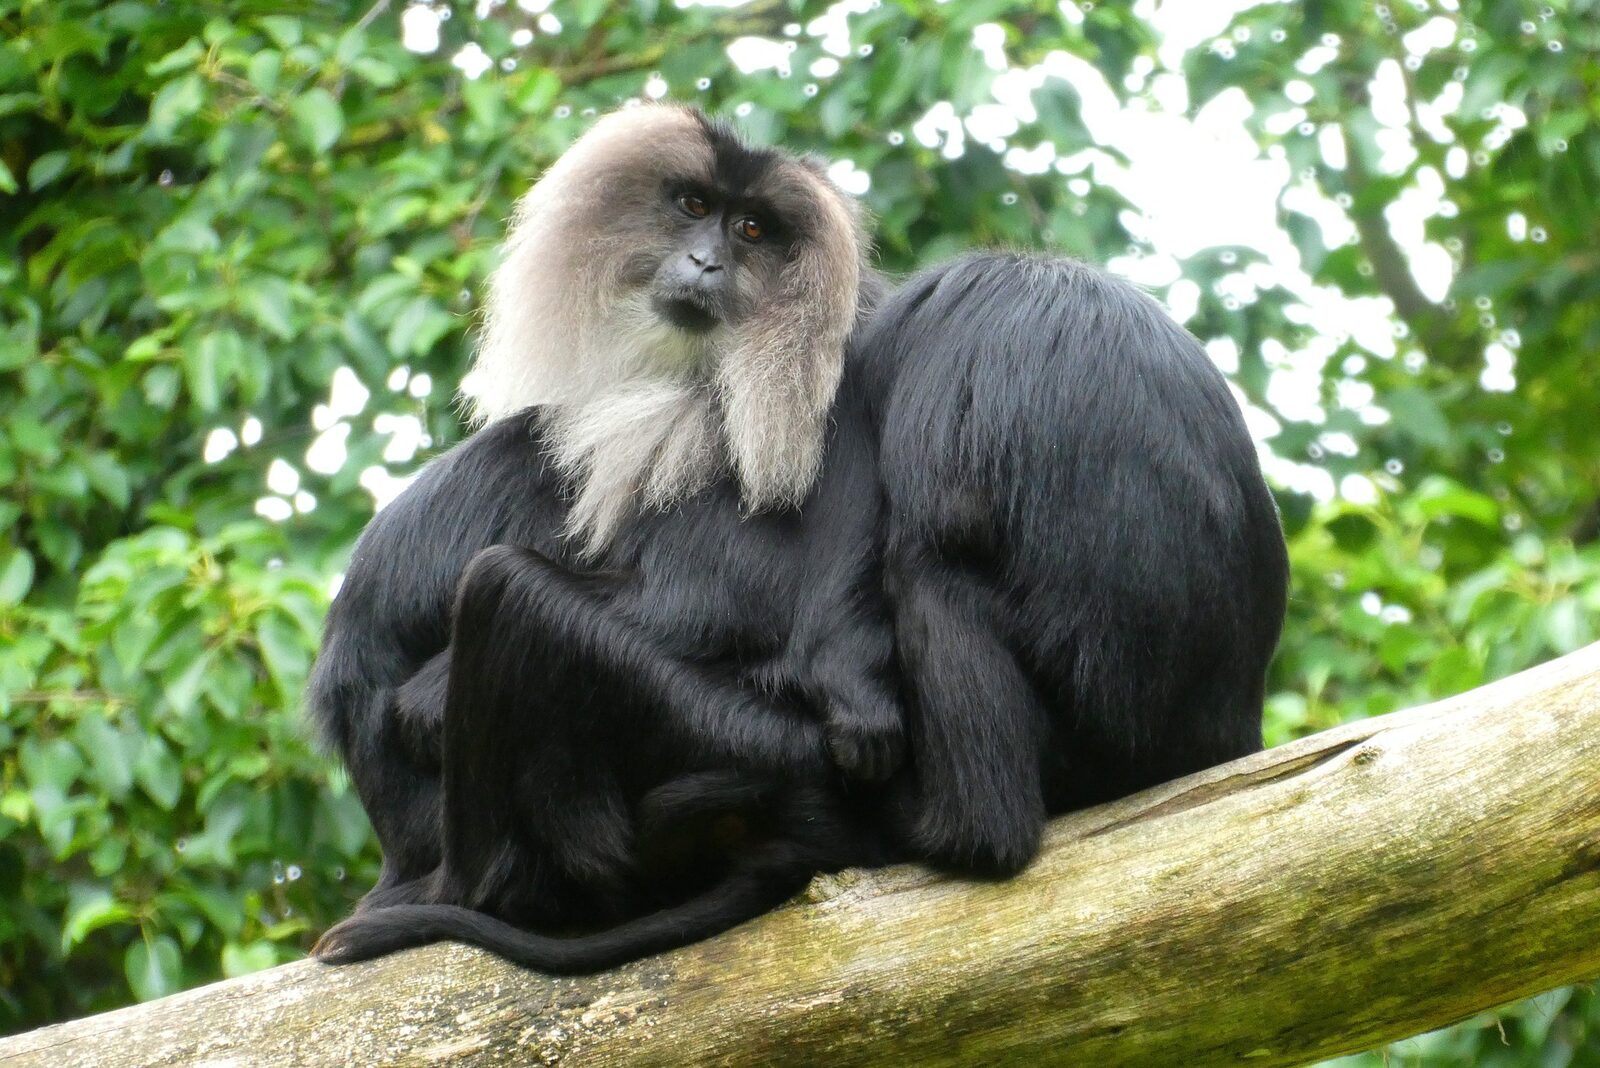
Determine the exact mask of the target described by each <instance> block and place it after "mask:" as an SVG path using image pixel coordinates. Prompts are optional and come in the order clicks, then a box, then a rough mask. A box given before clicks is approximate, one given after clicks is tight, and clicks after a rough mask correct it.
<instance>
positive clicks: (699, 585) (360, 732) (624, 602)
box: [308, 105, 903, 971]
mask: <svg viewBox="0 0 1600 1068" xmlns="http://www.w3.org/2000/svg"><path fill="white" fill-rule="evenodd" d="M866 256H867V252H866V242H865V238H864V236H863V231H862V227H861V225H860V222H859V218H858V210H857V208H856V207H855V206H854V204H853V202H852V201H851V200H850V199H849V198H848V197H846V196H845V195H844V194H843V193H841V192H840V191H839V190H838V189H837V188H836V187H835V186H834V185H833V184H832V183H831V182H830V181H829V180H828V178H827V175H826V172H825V170H823V169H822V167H821V165H820V164H819V163H817V162H815V161H812V160H809V159H805V158H801V157H796V156H793V155H790V154H787V153H783V152H779V151H777V150H773V149H766V148H755V147H751V146H748V145H746V144H744V143H743V142H742V141H740V140H739V139H738V138H737V137H736V136H735V135H734V134H733V132H732V131H731V130H730V129H729V128H728V127H726V126H724V125H722V124H721V123H718V122H715V121H712V120H710V119H707V118H706V117H705V116H703V115H701V114H700V113H698V112H695V111H692V110H689V109H684V108H678V107H673V106H661V105H655V106H642V107H636V108H632V109H627V110H622V111H619V112H615V113H613V114H611V115H609V116H608V117H606V118H605V119H602V120H601V121H600V122H599V123H597V124H596V125H595V126H594V127H593V128H592V129H591V130H590V131H589V132H588V133H587V134H585V135H584V136H583V137H582V138H581V139H580V140H579V141H578V142H576V143H575V144H574V146H573V147H572V148H571V149H569V150H568V152H567V153H566V154H565V155H563V156H562V157H561V158H560V159H559V160H558V161H557V162H556V163H555V164H554V165H553V166H552V167H551V168H550V169H549V171H548V172H547V173H546V174H545V175H544V176H543V177H542V178H541V179H540V181H539V182H538V183H536V184H535V186H534V187H533V189H532V190H530V192H529V193H528V194H527V195H526V196H525V197H524V199H523V200H522V201H521V203H520V204H519V206H518V208H517V211H516V214H515V217H514V220H513V223H512V226H511V230H510V234H509V236H508V239H507V244H506V249H505V253H504V258H503V262H502V263H501V265H500V266H499V268H498V269H497V270H496V271H495V273H494V275H493V278H492V280H491V283H490V296H489V301H488V310H487V318H486V325H485V328H484V333H483V337H482V340H481V344H480V346H479V349H478V352H477V354H476V358H475V361H474V364H473V369H472V374H471V376H470V377H471V379H473V380H474V382H475V385H474V394H473V399H472V402H471V403H472V405H473V413H472V414H473V419H474V421H475V422H476V423H478V424H479V425H480V429H478V430H477V431H476V432H475V433H474V434H473V435H471V436H470V437H469V438H468V439H467V440H466V441H464V442H463V443H462V444H461V445H459V446H457V447H456V448H455V449H453V450H451V451H450V452H448V453H447V454H445V455H444V456H443V457H441V458H439V459H438V460H436V461H435V462H433V463H432V464H430V465H428V466H427V467H426V468H425V469H424V470H423V472H422V473H421V475H420V476H419V477H418V478H417V480H416V481H415V482H414V483H413V484H412V485H411V486H410V487H408V488H407V489H406V490H405V491H404V492H403V493H402V494H401V495H400V496H399V497H398V498H397V499H396V500H395V501H393V502H392V503H391V504H390V505H389V506H388V507H387V508H385V509H384V510H383V511H382V512H380V513H379V514H378V515H377V516H376V518H375V519H374V520H373V522H372V523H371V524H370V525H369V527H368V529H367V530H366V531H365V532H364V533H363V535H362V537H361V539H360V540H359V542H358V544H357V547H356V550H355V552H354V554H353V556H352V559H351V562H350V566H349V569H348V571H347V573H346V575H345V578H344V581H343V583H342V585H341V588H340V590H339V593H338V595H337V597H336V598H335V601H334V604H333V606H332V608H331V610H330V612H329V616H328V620H327V623H326V626H325V630H324V638H323V645H322V649H321V652H320V654H319V656H318V660H317V663H316V666H315V668H314V671H313V677H312V680H311V684H310V687H309V692H308V698H309V704H310V706H311V708H312V710H313V714H314V716H315V717H316V719H317V721H318V723H319V725H320V726H321V728H322V731H323V733H324V735H325V736H326V737H327V738H329V739H330V740H331V742H332V744H333V747H334V748H335V749H336V750H337V752H338V753H339V755H340V756H341V757H342V759H343V760H344V763H345V765H346V767H347V768H348V769H349V773H350V776H351V779H352V781H353V782H354V784H355V787H356V789H357V792H358V795H359V796H360V798H361V800H362V803H363V805H364V807H365V808H366V810H367V812H368V814H369V816H370V818H371V820H372V823H373V825H374V828H375V829H376V831H377V835H378V838H379V842H380V845H381V846H382V849H383V854H384V861H383V869H382V872H381V874H380V877H379V881H378V884H377V886H376V887H375V888H374V889H373V890H372V891H371V893H369V894H368V895H367V897H366V898H365V899H364V900H363V903H362V905H361V907H360V908H358V911H357V913H356V914H355V916H353V917H352V918H351V919H349V920H347V921H345V923H343V924H341V925H339V926H337V927H335V928H334V929H332V930H331V931H329V932H328V933H327V934H326V935H325V936H324V938H323V939H322V941H321V942H320V943H319V946H318V950H317V951H318V953H319V955H320V956H322V957H323V959H325V960H344V959H355V958H356V957H359V956H363V955H366V956H370V955H373V954H374V953H376V952H383V951H385V950H386V949H388V948H394V947H396V946H397V945H399V944H412V943H414V942H415V941H417V940H419V939H423V940H425V939H424V935H425V933H426V932H429V931H437V933H435V934H434V935H432V937H439V936H440V935H442V934H447V933H450V932H451V931H455V932H456V934H457V935H458V936H469V937H470V936H471V935H472V934H473V932H474V931H479V932H482V931H484V930H490V931H494V932H498V933H499V934H500V935H505V936H506V937H507V938H510V937H511V935H512V933H513V929H514V928H515V929H518V930H516V931H515V935H516V938H517V939H520V941H515V940H513V942H514V944H513V942H507V941H505V940H504V939H502V942H501V943H495V944H494V948H497V949H499V950H500V951H502V952H503V953H506V954H507V955H514V954H516V953H518V952H520V954H521V956H520V957H518V958H517V959H519V960H521V961H522V962H523V963H526V964H528V965H530V966H535V967H541V968H544V969H546V970H550V971H571V970H590V969H593V968H595V967H599V966H603V965H605V964H607V963H611V962H615V961H619V960H622V959H628V958H629V957H632V956H637V955H639V954H640V953H642V952H645V951H648V949H649V947H665V946H666V945H671V944H677V943H679V942H682V941H689V940H693V939H694V938H697V937H701V936H703V935H704V934H708V933H712V932H714V931H716V930H720V929H723V928H725V927H727V926H731V925H732V924H734V923H737V922H739V921H741V920H743V919H745V918H748V917H749V916H751V915H754V914H757V913H759V912H761V911H765V910H766V909H768V908H771V907H772V906H774V905H776V904H777V903H778V902H780V901H781V900H783V899H784V898H785V897H787V896H790V895H792V894H793V893H794V892H795V891H796V890H798V889H799V888H801V887H803V885H804V882H805V880H807V879H809V878H810V876H811V875H812V874H813V873H814V872H815V871H817V870H824V869H826V868H829V867H839V866H843V865H845V864H848V863H875V862H882V860H883V858H885V857H886V856H887V854H886V853H885V852H884V849H883V843H884V842H885V841H886V839H885V838H883V837H882V836H880V835H878V834H876V833H868V828H870V827H871V823H870V821H868V820H867V819H866V818H865V817H864V815H863V813H864V812H866V811H868V810H869V809H871V808H875V807H876V806H874V805H871V804H870V799H871V798H872V797H873V796H874V795H875V793H876V792H877V790H878V786H877V784H878V783H880V782H881V781H882V780H884V779H885V778H887V777H888V776H889V774H890V773H891V772H892V771H893V769H894V768H895V766H896V765H897V764H898V759H899V754H900V752H901V751H902V750H903V721H902V718H901V716H900V713H899V708H898V705H897V703H896V701H895V698H894V690H895V684H894V681H893V677H892V672H893V668H892V663H891V661H892V640H893V639H892V633H891V630H890V627H889V623H888V621H887V619H886V617H884V615H883V614H882V610H881V609H882V606H881V600H880V599H879V598H878V596H877V593H876V591H877V587H878V584H879V581H878V575H877V572H876V552H875V541H876V538H877V528H878V526H879V523H878V521H877V505H876V501H877V494H878V491H877V487H876V484H875V474H874V472H875V464H874V462H873V460H872V457H871V455H870V449H871V447H872V436H871V434H870V433H868V432H867V430H866V424H867V415H866V411H865V407H864V404H862V403H861V402H860V401H855V402H852V403H849V404H839V403H835V395H836V393H838V392H839V388H838V387H839V383H840V381H841V378H842V377H844V376H845V374H846V371H845V367H844V353H845V349H846V346H847V341H848V338H849V336H850V335H851V333H853V332H854V331H855V329H856V328H857V325H858V323H859V321H860V320H861V319H862V317H863V316H864V315H865V314H866V312H867V311H868V310H869V309H870V307H871V305H872V303H873V302H874V301H875V300H876V299H877V297H878V293H879V289H880V286H879V283H878V282H877V280H876V276H875V274H874V273H873V272H872V271H871V270H870V268H869V267H868V266H867V264H866ZM847 393H848V394H849V395H850V396H852V397H860V396H862V394H861V391H860V390H857V389H854V388H852V389H850V390H848V391H847ZM842 778H843V779H848V780H849V781H848V782H845V783H841V782H840V780H841V779H842ZM463 924H464V925H465V927H464V928H462V927H461V925H463ZM495 924H498V925H499V926H495ZM452 925H456V926H452ZM521 928H539V929H540V930H541V931H543V932H561V933H560V934H549V933H542V934H535V933H530V932H527V931H522V930H520V929H521ZM597 930H598V931H599V933H598V934H595V933H594V932H596V931H597ZM569 932H576V934H569ZM586 932H587V934H585V933H586ZM484 937H487V936H484Z"/></svg>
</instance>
